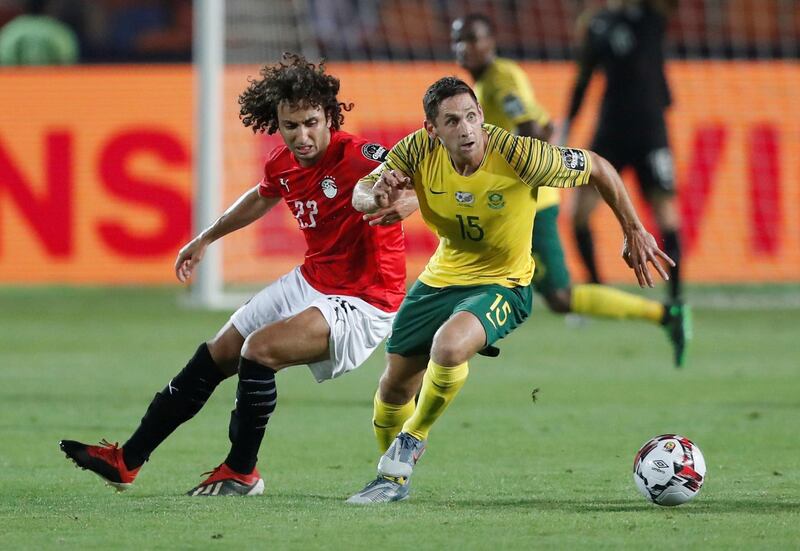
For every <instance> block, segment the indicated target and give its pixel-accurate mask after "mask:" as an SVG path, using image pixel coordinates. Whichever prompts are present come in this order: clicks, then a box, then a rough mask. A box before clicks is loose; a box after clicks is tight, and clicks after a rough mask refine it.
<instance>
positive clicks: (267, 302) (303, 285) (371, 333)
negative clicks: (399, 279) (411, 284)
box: [231, 268, 395, 383]
mask: <svg viewBox="0 0 800 551" xmlns="http://www.w3.org/2000/svg"><path fill="white" fill-rule="evenodd" d="M310 307H313V308H316V309H317V310H319V311H320V312H322V316H323V317H324V318H325V321H327V322H328V326H329V327H330V328H331V336H330V343H329V346H330V351H331V357H330V358H329V359H327V360H324V361H322V362H314V363H311V364H308V367H309V369H311V373H312V374H313V375H314V378H315V379H316V380H317V382H319V383H321V382H323V381H326V380H328V379H335V378H336V377H338V376H340V375H344V374H345V373H347V372H348V371H352V370H353V369H355V368H357V367H358V366H360V365H361V364H362V363H364V361H365V360H366V359H367V358H369V356H370V354H372V351H373V350H375V348H377V347H378V345H379V344H380V343H381V341H382V340H383V339H384V337H386V335H388V334H389V331H390V329H391V328H392V320H393V319H394V316H395V313H394V312H384V311H383V310H380V309H378V308H376V307H374V306H372V305H371V304H369V303H367V302H364V301H363V300H361V299H360V298H355V297H348V296H344V295H325V294H322V293H320V292H319V291H317V290H316V289H314V288H313V287H312V286H311V285H309V284H308V282H307V281H306V280H305V278H304V277H303V275H302V274H301V273H300V268H295V269H294V270H292V271H291V272H289V273H288V274H286V275H284V276H282V277H281V278H280V279H278V280H277V281H274V282H273V283H271V284H270V285H269V286H267V287H265V288H264V289H262V290H261V291H260V292H259V293H258V294H257V295H255V296H254V297H253V298H251V299H250V300H249V301H247V303H246V304H244V305H243V306H242V307H241V308H239V309H238V310H236V312H234V313H233V315H232V316H231V323H233V326H234V327H236V330H237V331H239V333H241V335H242V336H243V337H244V338H247V336H248V335H250V333H252V332H253V331H255V330H257V329H260V328H262V327H264V326H267V325H270V324H272V323H275V322H277V321H281V320H284V319H286V318H288V317H291V316H293V315H295V314H298V313H300V312H302V311H303V310H306V309H308V308H310Z"/></svg>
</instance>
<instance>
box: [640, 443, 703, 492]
mask: <svg viewBox="0 0 800 551" xmlns="http://www.w3.org/2000/svg"><path fill="white" fill-rule="evenodd" d="M705 477H706V460H705V458H703V453H702V452H701V451H700V448H698V447H697V446H696V445H695V444H694V443H693V442H692V441H691V440H689V439H688V438H686V437H685V436H680V435H678V434H662V435H661V436H656V437H655V438H653V439H652V440H650V441H648V442H647V443H646V444H645V445H644V446H642V447H641V449H639V451H638V452H636V457H635V458H634V460H633V481H634V482H635V483H636V487H637V488H638V489H639V491H640V492H641V493H642V495H643V496H644V497H646V498H647V499H649V500H650V501H652V502H653V503H655V504H657V505H667V506H674V505H681V504H683V503H686V502H687V501H689V500H691V499H692V498H693V497H694V496H696V495H697V494H698V492H700V488H702V486H703V482H704V481H705Z"/></svg>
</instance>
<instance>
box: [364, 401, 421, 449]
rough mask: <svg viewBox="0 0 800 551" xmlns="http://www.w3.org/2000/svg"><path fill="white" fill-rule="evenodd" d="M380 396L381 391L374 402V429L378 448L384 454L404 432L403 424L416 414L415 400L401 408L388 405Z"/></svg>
mask: <svg viewBox="0 0 800 551" xmlns="http://www.w3.org/2000/svg"><path fill="white" fill-rule="evenodd" d="M379 396H380V390H378V391H377V392H376V393H375V399H374V400H373V405H374V409H373V413H372V428H373V430H374V431H375V439H376V440H377V441H378V448H379V449H380V452H381V453H383V452H385V451H386V450H388V449H389V446H391V444H392V441H393V440H394V437H395V436H397V435H398V434H399V433H400V431H401V430H403V423H405V422H406V420H408V418H409V417H411V415H412V414H413V413H414V400H411V401H410V402H408V403H407V404H403V405H401V406H399V405H396V404H387V403H386V402H383V401H381V399H380V398H379Z"/></svg>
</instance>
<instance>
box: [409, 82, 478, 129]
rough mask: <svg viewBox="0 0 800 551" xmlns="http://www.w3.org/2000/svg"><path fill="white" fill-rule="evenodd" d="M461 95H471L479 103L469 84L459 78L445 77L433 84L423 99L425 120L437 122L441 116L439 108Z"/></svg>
mask: <svg viewBox="0 0 800 551" xmlns="http://www.w3.org/2000/svg"><path fill="white" fill-rule="evenodd" d="M459 94H469V95H470V97H472V99H473V100H475V103H476V104H477V103H478V98H477V97H475V92H473V91H472V88H470V87H469V84H467V83H466V82H464V81H463V80H461V79H460V78H458V77H444V78H440V79H439V80H437V81H436V82H434V83H433V84H431V85H430V86H429V87H428V89H427V90H426V91H425V95H424V96H423V97H422V108H423V109H424V110H425V118H426V119H428V120H429V121H430V122H433V121H435V120H436V117H437V116H438V115H439V106H440V105H441V104H442V102H443V101H444V100H446V99H447V98H452V97H453V96H457V95H459Z"/></svg>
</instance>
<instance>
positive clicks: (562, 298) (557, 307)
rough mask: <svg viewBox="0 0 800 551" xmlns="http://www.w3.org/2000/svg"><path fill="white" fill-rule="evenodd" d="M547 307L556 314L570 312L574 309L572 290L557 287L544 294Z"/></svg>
mask: <svg viewBox="0 0 800 551" xmlns="http://www.w3.org/2000/svg"><path fill="white" fill-rule="evenodd" d="M544 301H545V302H546V303H547V307H548V308H550V310H551V311H553V312H555V313H556V314H568V313H569V312H571V311H572V290H571V289H569V288H567V289H557V290H556V291H553V292H550V293H547V294H546V295H544Z"/></svg>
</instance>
